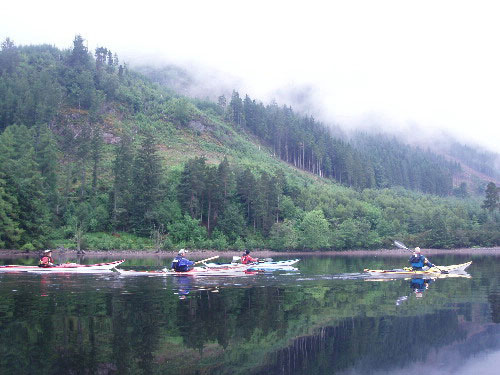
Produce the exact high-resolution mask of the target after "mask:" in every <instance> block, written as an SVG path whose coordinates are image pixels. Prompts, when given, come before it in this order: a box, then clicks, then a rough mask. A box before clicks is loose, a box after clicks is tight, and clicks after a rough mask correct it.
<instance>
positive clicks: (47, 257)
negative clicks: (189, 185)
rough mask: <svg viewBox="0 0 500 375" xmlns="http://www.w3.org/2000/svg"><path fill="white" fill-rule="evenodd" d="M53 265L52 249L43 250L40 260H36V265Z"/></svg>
mask: <svg viewBox="0 0 500 375" xmlns="http://www.w3.org/2000/svg"><path fill="white" fill-rule="evenodd" d="M52 266H54V259H52V250H45V251H44V252H43V253H42V255H40V261H39V262H38V267H52Z"/></svg>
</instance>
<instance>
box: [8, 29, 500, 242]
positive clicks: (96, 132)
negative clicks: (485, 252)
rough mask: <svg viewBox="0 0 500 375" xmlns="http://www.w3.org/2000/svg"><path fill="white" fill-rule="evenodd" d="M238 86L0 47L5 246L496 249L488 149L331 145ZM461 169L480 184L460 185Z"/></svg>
mask: <svg viewBox="0 0 500 375" xmlns="http://www.w3.org/2000/svg"><path fill="white" fill-rule="evenodd" d="M334 129H335V128H334V127H331V126H328V124H323V123H322V122H320V121H317V120H315V119H314V118H313V117H312V116H310V115H304V114H301V113H298V112H295V111H294V110H293V108H292V107H290V106H289V105H279V104H277V103H276V102H271V103H269V104H265V103H263V102H261V101H259V100H257V99H252V98H250V97H249V96H248V95H244V96H240V93H239V92H238V91H236V90H234V91H233V92H232V94H231V95H230V96H229V95H228V97H226V96H225V95H223V94H221V95H218V97H217V99H216V100H210V99H199V98H190V97H187V96H183V95H180V94H178V93H176V92H175V91H174V90H173V89H172V88H169V87H168V86H165V85H162V84H160V83H158V82H156V80H155V77H152V76H146V75H143V74H140V73H138V72H137V71H135V70H134V69H132V68H131V67H129V66H128V65H127V64H126V63H124V62H122V61H120V59H119V57H118V54H117V53H115V52H113V51H111V50H109V49H108V48H106V47H98V48H96V49H95V51H89V50H88V48H87V47H86V43H85V40H84V39H83V38H82V37H81V36H80V35H77V36H76V37H75V38H74V40H73V43H72V46H71V48H69V49H66V50H61V49H58V48H56V47H54V46H51V45H31V46H16V45H15V43H14V42H13V41H12V40H10V39H9V38H7V39H6V40H5V41H3V42H2V44H1V51H0V248H7V249H22V250H26V251H34V250H39V249H43V248H47V247H65V248H76V249H78V250H83V249H100V250H112V249H148V250H151V251H160V250H163V249H177V248H191V249H217V250H225V249H237V250H242V249H245V248H249V249H263V248H266V249H274V250H283V251H284V250H304V251H316V250H347V249H377V248H383V247H388V246H392V245H391V244H392V241H393V240H395V239H399V240H403V241H405V242H406V243H407V244H409V245H413V246H417V245H418V246H420V247H432V248H454V247H475V246H498V245H500V210H499V207H500V206H499V188H498V187H497V186H496V183H495V182H496V181H497V180H496V178H498V171H497V170H496V169H495V165H494V157H493V156H494V155H493V156H492V155H491V154H481V153H479V152H478V151H476V150H474V149H472V148H470V147H468V146H459V145H458V146H456V147H455V154H454V157H455V159H450V158H445V157H444V156H442V155H439V154H437V153H435V152H433V151H432V150H431V149H425V148H422V147H416V146H411V145H408V144H405V143H403V142H401V141H399V140H398V139H397V138H395V137H391V136H389V135H383V134H368V133H361V132H360V133H356V134H353V135H352V136H349V137H347V136H343V135H340V134H339V133H338V132H337V131H335V130H334ZM460 158H468V159H469V160H471V163H470V164H469V167H472V168H475V169H476V170H478V171H479V172H481V173H483V174H485V175H486V176H489V177H491V179H489V180H488V179H487V180H482V181H481V182H480V184H479V185H478V186H480V188H477V189H472V188H471V187H469V186H467V184H466V182H463V181H460V183H457V181H458V180H457V176H458V175H460V174H461V173H462V172H463V166H462V165H461V163H460V162H459V161H457V160H459V159H460Z"/></svg>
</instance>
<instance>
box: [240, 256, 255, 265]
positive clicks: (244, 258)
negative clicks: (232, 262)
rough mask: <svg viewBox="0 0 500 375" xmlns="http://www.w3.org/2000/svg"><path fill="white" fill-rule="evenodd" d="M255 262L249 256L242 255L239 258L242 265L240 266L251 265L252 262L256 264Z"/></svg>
mask: <svg viewBox="0 0 500 375" xmlns="http://www.w3.org/2000/svg"><path fill="white" fill-rule="evenodd" d="M256 261H257V259H255V258H252V257H251V256H250V254H243V255H242V256H241V263H242V264H248V263H252V262H256Z"/></svg>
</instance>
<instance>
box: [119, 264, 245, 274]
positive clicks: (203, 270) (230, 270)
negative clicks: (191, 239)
mask: <svg viewBox="0 0 500 375" xmlns="http://www.w3.org/2000/svg"><path fill="white" fill-rule="evenodd" d="M241 266H242V265H236V266H231V265H225V266H224V265H217V267H210V266H205V267H193V268H192V269H190V270H189V271H185V272H177V271H173V270H171V269H168V268H163V269H161V270H151V271H136V270H124V269H121V268H117V269H116V270H117V271H118V272H119V273H120V274H121V275H124V276H245V275H247V274H248V272H247V268H248V267H246V266H245V265H243V266H244V267H241Z"/></svg>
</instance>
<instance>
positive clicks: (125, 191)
mask: <svg viewBox="0 0 500 375" xmlns="http://www.w3.org/2000/svg"><path fill="white" fill-rule="evenodd" d="M115 153H116V154H115V161H114V163H113V174H114V184H113V191H112V196H111V197H110V198H111V203H112V205H111V206H112V208H111V218H112V225H113V228H115V229H117V230H128V229H130V218H131V210H132V201H133V194H132V168H133V162H134V149H133V144H132V138H131V137H130V135H129V134H128V133H124V134H123V135H122V136H121V138H120V143H119V144H118V147H117V148H116V151H115Z"/></svg>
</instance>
